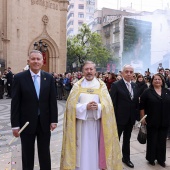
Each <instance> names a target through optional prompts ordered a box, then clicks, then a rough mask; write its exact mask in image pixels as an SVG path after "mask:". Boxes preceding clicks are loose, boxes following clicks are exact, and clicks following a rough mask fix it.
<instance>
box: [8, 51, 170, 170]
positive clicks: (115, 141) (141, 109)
mask: <svg viewBox="0 0 170 170" xmlns="http://www.w3.org/2000/svg"><path fill="white" fill-rule="evenodd" d="M28 64H29V69H28V70H26V71H23V72H21V73H18V74H16V75H14V76H13V75H12V78H13V79H14V80H13V81H12V83H11V84H10V83H9V81H8V83H7V90H8V96H9V97H12V101H11V125H12V131H13V135H14V136H15V137H19V136H21V147H22V166H23V170H26V169H29V170H33V166H34V144H35V139H36V138H37V145H38V147H37V148H38V156H39V164H40V169H42V170H51V158H50V149H49V148H50V136H51V132H50V131H52V130H54V129H55V128H56V127H57V123H58V109H57V100H56V99H58V100H67V102H66V109H65V113H64V119H63V121H64V122H63V143H62V152H61V164H60V169H61V170H66V169H70V170H71V169H72V170H91V169H93V170H104V169H115V170H122V169H123V166H122V162H123V163H124V164H126V165H127V166H128V167H130V168H134V164H133V163H132V162H131V159H130V138H131V133H132V129H133V126H134V124H135V122H136V121H139V120H140V119H142V118H143V117H144V116H145V115H147V117H146V118H145V119H143V121H142V122H141V124H142V125H146V127H147V145H146V160H147V161H148V163H149V164H150V165H152V166H154V165H155V161H157V162H158V164H159V165H160V166H162V167H165V166H166V164H165V162H166V140H167V139H169V136H170V133H169V132H168V130H169V129H170V114H169V113H168V110H169V109H168V106H169V105H170V90H169V88H170V70H169V69H165V70H164V69H163V68H162V67H161V68H159V70H158V73H156V74H154V75H152V76H151V75H150V72H149V71H146V72H145V74H144V75H142V74H139V73H134V68H133V67H132V66H131V65H125V66H124V67H123V68H122V71H120V72H119V73H118V74H114V73H109V72H106V73H99V72H96V65H95V63H94V62H92V61H86V62H85V63H84V65H83V67H82V72H74V73H65V74H56V73H51V74H49V73H46V72H44V71H42V70H41V68H42V65H43V56H42V54H41V52H40V51H37V50H33V51H31V53H30V56H29V60H28ZM9 72H11V71H10V69H8V73H9ZM8 73H7V74H8ZM11 73H12V72H11ZM7 74H6V77H8V75H7ZM8 84H9V85H8ZM11 85H12V87H13V88H12V96H11V90H10V89H9V87H11ZM26 122H29V126H28V128H26V130H24V131H23V132H22V134H21V135H20V134H19V130H20V128H21V127H22V126H23V125H24V124H25V123H26ZM169 131H170V130H169ZM121 136H123V142H122V151H121V147H120V144H119V141H120V138H121Z"/></svg>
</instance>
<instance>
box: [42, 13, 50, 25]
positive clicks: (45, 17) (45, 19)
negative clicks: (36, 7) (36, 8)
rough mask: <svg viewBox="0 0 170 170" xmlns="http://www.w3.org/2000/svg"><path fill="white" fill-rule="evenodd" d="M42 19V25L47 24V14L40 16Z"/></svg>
mask: <svg viewBox="0 0 170 170" xmlns="http://www.w3.org/2000/svg"><path fill="white" fill-rule="evenodd" d="M42 21H43V22H44V25H47V24H48V21H49V19H48V17H47V15H44V16H43V17H42Z"/></svg>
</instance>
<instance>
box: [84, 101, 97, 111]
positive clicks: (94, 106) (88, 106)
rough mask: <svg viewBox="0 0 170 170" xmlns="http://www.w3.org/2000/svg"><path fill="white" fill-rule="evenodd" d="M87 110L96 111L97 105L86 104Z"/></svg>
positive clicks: (93, 103) (94, 103)
mask: <svg viewBox="0 0 170 170" xmlns="http://www.w3.org/2000/svg"><path fill="white" fill-rule="evenodd" d="M87 110H98V104H97V103H96V102H95V101H92V102H89V103H88V104H87Z"/></svg>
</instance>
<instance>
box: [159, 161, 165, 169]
mask: <svg viewBox="0 0 170 170" xmlns="http://www.w3.org/2000/svg"><path fill="white" fill-rule="evenodd" d="M158 164H159V165H161V166H162V167H164V168H165V166H166V165H165V162H158Z"/></svg>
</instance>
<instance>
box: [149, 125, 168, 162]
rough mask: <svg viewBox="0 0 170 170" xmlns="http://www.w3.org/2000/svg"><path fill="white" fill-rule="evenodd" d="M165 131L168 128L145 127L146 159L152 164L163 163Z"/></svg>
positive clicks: (164, 158)
mask: <svg viewBox="0 0 170 170" xmlns="http://www.w3.org/2000/svg"><path fill="white" fill-rule="evenodd" d="M167 131H168V127H167V128H163V127H160V128H151V127H147V145H146V159H147V160H148V161H150V162H153V161H155V160H157V161H158V162H161V163H163V162H165V160H166V137H167Z"/></svg>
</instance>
